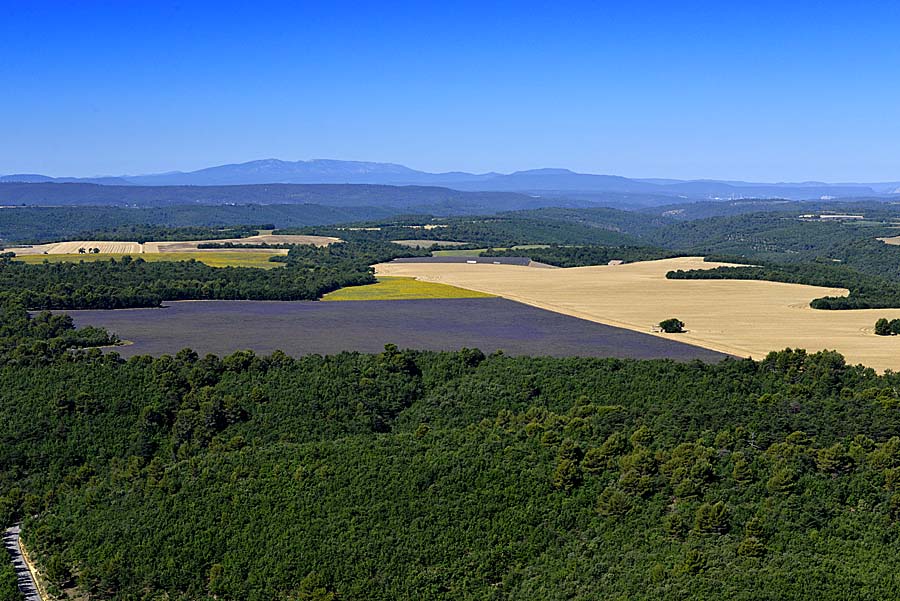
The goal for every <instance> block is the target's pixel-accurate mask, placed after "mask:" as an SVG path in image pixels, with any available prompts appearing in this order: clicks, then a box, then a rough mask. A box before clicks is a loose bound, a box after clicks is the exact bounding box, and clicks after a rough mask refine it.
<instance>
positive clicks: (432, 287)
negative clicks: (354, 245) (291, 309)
mask: <svg viewBox="0 0 900 601" xmlns="http://www.w3.org/2000/svg"><path fill="white" fill-rule="evenodd" d="M491 296H493V295H491V294H485V293H483V292H475V291H474V290H466V289H465V288H457V287H456V286H449V285H447V284H434V283H431V282H420V281H418V280H416V279H414V278H399V277H382V278H378V283H377V284H369V285H368V286H350V287H348V288H341V289H340V290H335V291H334V292H331V293H329V294H326V295H325V296H323V297H322V300H324V301H366V300H416V299H428V298H489V297H491Z"/></svg>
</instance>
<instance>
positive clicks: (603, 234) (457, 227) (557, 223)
mask: <svg viewBox="0 0 900 601" xmlns="http://www.w3.org/2000/svg"><path fill="white" fill-rule="evenodd" d="M610 210H613V209H610ZM616 212H617V213H623V212H624V211H616ZM426 225H428V226H429V228H425V227H424V226H426ZM275 233H277V234H318V235H323V236H337V237H340V238H342V239H345V240H381V241H390V240H408V239H416V240H452V241H456V242H467V243H469V244H471V245H472V246H473V247H485V246H490V247H507V246H515V245H517V244H608V245H627V244H636V243H637V241H636V240H635V239H634V238H633V237H631V236H629V235H626V234H623V233H621V232H617V231H613V230H610V229H604V228H597V227H592V226H588V225H583V224H579V223H569V222H566V221H562V220H546V219H534V218H528V217H522V216H519V215H517V214H515V213H510V214H506V215H501V216H489V217H443V218H434V217H429V216H421V215H417V216H407V217H401V218H396V219H391V220H386V221H370V222H362V223H354V224H348V225H343V226H340V227H331V226H317V227H308V228H294V229H283V230H277V231H276V232H275Z"/></svg>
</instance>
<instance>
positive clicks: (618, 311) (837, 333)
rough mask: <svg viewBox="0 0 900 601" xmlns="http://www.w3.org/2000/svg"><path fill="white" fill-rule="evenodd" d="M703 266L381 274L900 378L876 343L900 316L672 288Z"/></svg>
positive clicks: (774, 289) (789, 293)
mask: <svg viewBox="0 0 900 601" xmlns="http://www.w3.org/2000/svg"><path fill="white" fill-rule="evenodd" d="M719 265H723V264H722V263H704V262H703V260H702V258H700V257H687V258H677V259H666V260H662V261H647V262H643V263H631V264H627V265H617V266H605V265H604V266H597V267H578V268H571V269H534V268H530V267H517V266H510V265H482V264H479V265H471V264H440V263H437V264H436V263H385V264H381V265H377V266H376V273H377V274H379V275H385V276H412V277H416V278H418V279H420V280H423V281H428V282H440V283H444V284H451V285H453V286H459V287H461V288H468V289H471V290H477V291H480V292H487V293H489V294H495V295H497V296H502V297H505V298H508V299H511V300H516V301H519V302H522V303H526V304H529V305H533V306H535V307H540V308H543V309H549V310H551V311H556V312H559V313H564V314H566V315H572V316H575V317H580V318H583V319H589V320H591V321H596V322H599V323H604V324H607V325H614V326H619V327H624V328H629V329H632V330H636V331H639V332H650V330H651V328H652V327H653V325H654V324H657V323H659V322H660V321H662V320H663V319H667V318H669V317H677V318H679V319H681V320H683V321H684V322H685V323H686V324H687V325H686V328H687V329H688V332H687V333H684V334H674V335H666V334H657V335H659V336H665V337H667V338H673V339H675V340H679V341H682V342H687V343H690V344H696V345H698V346H703V347H705V348H709V349H713V350H718V351H722V352H726V353H731V354H734V355H738V356H743V357H753V358H755V359H759V358H762V357H764V356H765V355H766V353H768V352H769V351H772V350H780V349H784V348H787V347H792V348H805V349H807V350H809V351H818V350H822V349H834V350H837V351H839V352H841V353H842V354H843V355H844V356H845V357H846V358H847V360H848V361H849V362H851V363H863V364H865V365H867V366H869V367H874V368H875V369H878V370H884V369H893V370H895V371H900V336H893V337H882V336H875V335H874V333H873V331H872V330H873V327H874V324H875V320H877V319H878V318H879V317H886V318H888V319H894V318H900V309H888V310H881V309H872V310H860V311H818V310H814V309H811V308H810V307H809V301H810V300H812V299H814V298H817V297H821V296H838V295H846V294H847V291H846V290H843V289H839V288H821V287H817V286H804V285H798V284H782V283H777V282H758V281H737V280H667V279H666V277H665V276H666V273H667V272H668V271H671V270H675V269H709V268H712V267H716V266H719Z"/></svg>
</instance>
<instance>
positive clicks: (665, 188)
mask: <svg viewBox="0 0 900 601" xmlns="http://www.w3.org/2000/svg"><path fill="white" fill-rule="evenodd" d="M0 182H28V183H69V182H81V183H93V184H100V185H121V186H127V185H133V186H225V185H249V184H274V183H281V184H385V185H420V186H445V187H449V188H453V189H456V190H468V191H506V192H536V191H541V192H557V193H561V192H565V193H569V194H572V193H575V194H594V193H617V194H642V195H651V196H661V197H669V198H671V197H676V198H689V199H710V198H787V199H794V200H806V199H818V198H821V197H823V196H824V197H869V196H890V195H898V194H900V181H893V182H878V183H837V184H830V183H823V182H801V183H753V182H743V181H721V180H675V179H653V178H649V179H631V178H626V177H621V176H616V175H595V174H585V173H575V172H573V171H570V170H568V169H533V170H528V171H517V172H514V173H510V174H502V173H483V174H474V173H466V172H460V171H453V172H447V173H428V172H425V171H417V170H415V169H410V168H409V167H406V166H403V165H398V164H394V163H376V162H362V161H339V160H329V159H315V160H310V161H282V160H278V159H264V160H258V161H250V162H247V163H238V164H230V165H219V166H214V167H209V168H206V169H200V170H197V171H190V172H181V171H173V172H168V173H156V174H147V175H123V176H114V177H94V178H76V177H62V178H53V177H48V176H45V175H39V174H13V175H5V176H0ZM586 199H589V198H586ZM589 200H593V199H589ZM659 204H663V203H659Z"/></svg>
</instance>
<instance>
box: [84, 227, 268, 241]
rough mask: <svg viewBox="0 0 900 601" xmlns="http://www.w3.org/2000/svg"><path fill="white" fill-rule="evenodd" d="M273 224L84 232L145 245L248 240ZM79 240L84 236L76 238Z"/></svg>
mask: <svg viewBox="0 0 900 601" xmlns="http://www.w3.org/2000/svg"><path fill="white" fill-rule="evenodd" d="M274 228H275V226H274V225H273V224H262V225H233V226H222V227H210V226H180V227H167V226H161V225H146V224H144V225H128V226H119V227H114V228H110V229H106V230H103V229H101V230H92V231H90V232H83V233H85V234H88V235H89V236H90V239H91V240H125V241H132V240H133V241H135V242H140V243H141V244H143V243H144V242H150V241H178V240H210V239H221V238H246V237H248V236H255V235H256V234H257V232H259V230H271V229H274ZM74 238H75V239H77V240H81V239H83V237H82V236H75V237H74Z"/></svg>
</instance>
